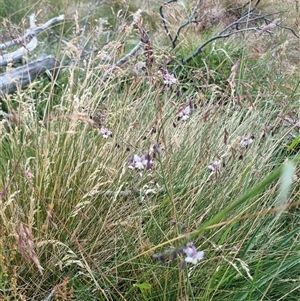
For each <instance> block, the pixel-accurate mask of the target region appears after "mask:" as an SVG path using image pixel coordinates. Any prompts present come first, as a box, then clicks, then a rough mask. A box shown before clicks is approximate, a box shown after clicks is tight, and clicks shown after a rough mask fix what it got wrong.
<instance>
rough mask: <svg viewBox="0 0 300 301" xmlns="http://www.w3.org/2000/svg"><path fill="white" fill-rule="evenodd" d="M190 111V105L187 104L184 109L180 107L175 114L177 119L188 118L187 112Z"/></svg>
mask: <svg viewBox="0 0 300 301" xmlns="http://www.w3.org/2000/svg"><path fill="white" fill-rule="evenodd" d="M190 112H191V107H190V105H188V106H187V107H186V108H185V109H182V110H181V111H180V112H179V114H178V115H177V117H178V119H182V120H187V119H189V117H190V116H189V114H190Z"/></svg>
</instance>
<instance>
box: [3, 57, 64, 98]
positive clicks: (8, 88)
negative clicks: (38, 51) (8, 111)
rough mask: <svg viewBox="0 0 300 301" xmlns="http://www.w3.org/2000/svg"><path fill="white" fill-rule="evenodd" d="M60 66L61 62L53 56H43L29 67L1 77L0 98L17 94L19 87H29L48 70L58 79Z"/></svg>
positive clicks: (23, 67)
mask: <svg viewBox="0 0 300 301" xmlns="http://www.w3.org/2000/svg"><path fill="white" fill-rule="evenodd" d="M59 66H60V63H59V61H57V60H56V59H55V58H54V57H53V56H52V55H49V56H45V55H43V56H41V57H39V58H38V59H37V60H35V61H33V62H31V63H29V64H27V65H24V66H20V67H18V68H16V69H14V70H12V71H9V72H6V73H4V74H2V75H0V98H2V97H4V95H5V94H12V93H14V92H16V91H17V90H18V88H19V87H20V88H24V87H26V86H28V85H29V84H30V83H31V82H33V81H34V80H35V79H36V78H37V77H38V76H39V75H40V74H42V73H44V72H45V71H46V70H51V71H52V72H53V77H54V78H56V77H57V74H58V71H59Z"/></svg>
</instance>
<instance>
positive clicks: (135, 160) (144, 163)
mask: <svg viewBox="0 0 300 301" xmlns="http://www.w3.org/2000/svg"><path fill="white" fill-rule="evenodd" d="M129 168H135V169H139V170H141V169H144V168H146V169H152V161H151V158H150V156H149V155H142V156H141V157H140V156H138V155H134V156H133V157H131V159H130V163H129Z"/></svg>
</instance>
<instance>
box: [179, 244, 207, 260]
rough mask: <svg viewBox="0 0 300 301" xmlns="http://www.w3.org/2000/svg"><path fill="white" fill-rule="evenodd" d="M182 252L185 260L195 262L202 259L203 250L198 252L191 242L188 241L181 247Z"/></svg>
mask: <svg viewBox="0 0 300 301" xmlns="http://www.w3.org/2000/svg"><path fill="white" fill-rule="evenodd" d="M183 252H184V253H185V255H186V258H185V259H184V261H185V262H190V263H192V264H196V263H197V262H198V261H199V260H201V259H203V257H204V252H203V251H200V252H198V251H197V249H196V247H195V246H194V243H193V242H189V243H188V244H187V245H186V247H185V248H184V249H183Z"/></svg>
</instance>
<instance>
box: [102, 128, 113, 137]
mask: <svg viewBox="0 0 300 301" xmlns="http://www.w3.org/2000/svg"><path fill="white" fill-rule="evenodd" d="M100 133H101V134H102V137H103V138H104V139H107V138H108V137H109V136H112V131H110V130H109V129H107V128H101V129H100Z"/></svg>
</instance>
